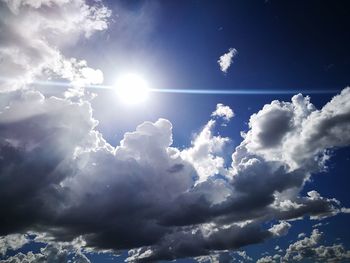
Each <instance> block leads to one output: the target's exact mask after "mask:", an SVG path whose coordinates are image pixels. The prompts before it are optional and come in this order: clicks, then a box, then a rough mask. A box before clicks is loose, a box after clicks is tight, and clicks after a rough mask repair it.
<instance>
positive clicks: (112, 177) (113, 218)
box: [0, 0, 350, 262]
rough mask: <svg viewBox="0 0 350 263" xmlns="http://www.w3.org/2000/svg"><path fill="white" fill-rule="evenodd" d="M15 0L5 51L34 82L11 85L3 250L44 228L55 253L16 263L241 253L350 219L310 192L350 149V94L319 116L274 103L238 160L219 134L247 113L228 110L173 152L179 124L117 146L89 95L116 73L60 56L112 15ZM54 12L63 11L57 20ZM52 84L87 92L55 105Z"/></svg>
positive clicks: (142, 131) (13, 66)
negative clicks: (220, 127)
mask: <svg viewBox="0 0 350 263" xmlns="http://www.w3.org/2000/svg"><path fill="white" fill-rule="evenodd" d="M5 2H6V3H7V6H8V7H9V8H7V7H6V6H5ZM5 2H4V3H1V5H2V6H1V7H2V9H1V13H2V14H6V15H5V17H6V18H8V19H9V20H6V21H8V22H7V23H4V21H5V20H4V19H5V18H4V16H1V22H2V24H1V27H2V28H4V30H7V31H6V32H8V33H9V34H10V33H11V34H12V35H11V34H10V35H9V36H11V37H9V38H8V39H6V40H5V42H4V43H3V42H2V43H1V46H0V54H1V56H3V57H4V58H5V59H4V60H3V63H2V64H1V67H2V68H1V72H2V74H5V75H6V76H11V77H16V78H17V79H16V80H18V79H21V78H23V77H24V76H30V78H27V77H25V78H26V79H25V82H24V83H22V84H23V85H18V83H17V82H16V83H15V84H16V85H15V84H14V83H12V82H11V81H5V82H2V85H3V86H2V87H1V90H2V94H1V100H0V209H1V211H5V213H4V214H3V216H2V217H0V235H1V236H2V237H1V239H0V242H1V244H3V247H5V249H2V250H1V253H2V254H6V252H7V251H8V250H16V249H18V248H19V247H21V246H23V245H24V244H25V243H27V242H28V240H27V238H28V236H25V234H26V233H35V234H32V235H34V236H35V238H34V239H31V240H30V242H40V240H41V242H44V243H46V244H47V246H46V247H45V248H43V249H42V250H41V251H40V253H36V254H34V253H31V252H30V253H27V254H22V253H19V254H17V255H15V256H13V257H10V258H7V259H6V260H5V262H21V261H24V260H27V261H29V262H30V261H31V260H32V261H35V260H36V261H38V262H40V261H41V262H42V261H45V260H46V261H49V260H51V259H52V260H54V261H55V262H60V261H62V262H65V260H66V259H67V256H69V255H71V254H70V253H73V254H74V256H75V262H88V259H87V258H86V257H85V256H84V253H85V252H87V251H106V250H108V251H114V252H118V251H119V250H123V249H128V250H129V258H128V261H131V262H155V261H157V260H162V259H163V260H172V259H175V258H181V257H201V256H205V255H209V258H210V257H211V256H213V254H215V255H218V256H219V257H222V258H225V257H226V258H227V254H225V253H224V252H225V251H226V252H227V251H228V250H235V249H240V248H242V247H244V246H247V245H250V244H256V243H260V242H263V241H265V240H267V239H269V238H278V237H280V236H283V235H286V234H287V233H288V230H289V229H290V227H292V222H287V220H290V219H300V218H303V217H305V216H310V217H311V218H313V219H321V218H325V217H328V216H333V215H336V214H338V213H341V212H346V211H348V209H344V208H342V206H341V204H340V202H339V201H338V200H336V199H334V198H331V197H322V196H321V195H320V194H319V193H318V192H317V191H309V192H308V193H307V195H306V196H303V195H301V194H300V192H301V190H302V189H303V186H304V184H305V182H306V181H307V180H309V178H310V176H311V175H312V173H315V172H318V171H320V170H323V169H325V165H326V161H327V159H328V158H329V155H328V153H327V150H328V149H333V148H335V147H345V146H348V145H349V144H350V133H349V130H350V118H349V116H350V88H346V89H344V90H343V91H342V92H341V94H339V95H337V96H335V97H334V98H333V99H332V100H331V101H330V102H329V103H327V104H326V105H325V106H324V107H323V108H322V109H319V110H318V109H316V108H315V107H314V106H313V105H312V104H311V102H310V99H309V98H308V97H304V96H302V95H301V94H299V95H296V96H294V97H293V98H292V100H291V102H282V101H273V102H271V104H268V105H265V106H264V107H263V109H262V110H260V111H259V112H258V113H256V114H254V115H252V117H251V118H250V121H249V130H248V131H247V132H246V133H245V135H244V138H243V141H242V142H241V143H240V145H239V146H238V147H237V148H236V149H235V151H234V152H233V153H227V152H225V147H224V146H225V145H226V143H227V142H229V141H230V138H226V137H221V136H219V135H217V134H215V129H214V127H215V125H217V124H218V123H221V122H222V121H224V122H227V121H229V120H230V119H231V118H232V117H233V115H234V114H233V111H232V110H231V109H230V108H228V107H227V106H224V105H222V104H218V105H217V107H216V109H213V110H214V112H213V114H212V116H211V117H212V118H211V119H209V120H208V122H207V123H206V124H205V125H204V127H203V128H202V130H201V131H200V132H199V133H198V135H197V136H195V137H194V138H193V141H192V144H191V145H190V146H189V147H188V148H185V149H181V150H180V149H178V148H176V147H173V146H172V143H173V134H172V124H171V122H170V121H169V120H166V119H159V120H157V121H156V122H144V123H142V124H140V125H139V126H137V127H136V129H135V131H132V132H128V133H125V134H124V138H123V140H122V141H121V142H120V144H119V145H118V146H117V147H112V146H111V145H110V144H109V143H108V142H107V141H106V140H105V139H104V138H103V135H102V134H101V133H100V132H99V131H97V129H96V126H97V124H98V121H97V120H95V119H94V118H93V116H92V112H93V109H92V107H91V104H90V102H89V101H88V100H87V99H85V97H84V96H81V95H82V94H83V93H84V90H83V88H82V87H83V86H84V85H85V84H86V83H90V82H99V81H101V80H102V75H101V74H102V72H99V71H98V70H93V69H90V68H89V67H88V66H87V64H86V62H85V61H79V60H76V59H74V58H66V57H65V56H64V55H63V53H62V52H61V51H60V48H62V47H63V46H64V45H68V44H69V43H62V42H61V41H62V39H65V38H64V37H66V36H71V37H72V39H71V40H72V41H74V38H78V37H80V36H82V37H89V36H90V35H91V34H92V33H93V32H95V31H99V30H103V29H106V28H107V25H108V23H107V20H106V19H107V18H108V16H109V15H110V11H109V10H108V9H107V8H106V7H104V6H103V5H101V4H100V2H97V3H95V4H94V5H88V4H87V3H85V2H84V1H79V0H76V1H70V2H67V1H5ZM47 9H49V10H51V11H52V12H53V14H56V15H55V16H47V15H46V12H44V11H43V10H47ZM67 10H70V11H69V12H67ZM31 16H35V18H36V21H40V22H38V24H35V25H33V27H30V28H29V29H28V30H29V32H25V28H23V27H21V26H20V25H19V24H18V22H21V23H25V22H26V21H27V22H28V21H29V20H26V19H29V18H30V17H31ZM66 16H69V17H66ZM62 23H64V24H63V25H62ZM43 25H46V26H45V27H44V28H43ZM53 32H55V34H53ZM27 33H28V34H30V36H31V37H30V38H29V35H27ZM61 38H62V39H61ZM64 42H65V41H64ZM69 42H70V40H69ZM8 48H16V49H17V51H18V52H17V51H16V52H13V51H11V52H8V53H6V52H7V51H6V50H8ZM230 52H231V51H230ZM232 52H233V51H232ZM38 54H40V56H38ZM6 56H7V57H6ZM14 56H16V57H14ZM52 59H53V60H52ZM231 59H232V58H231ZM231 59H230V61H231ZM57 63H58V64H57ZM230 63H231V62H230ZM226 70H227V69H226ZM48 76H49V77H51V78H64V79H67V80H69V81H71V82H72V83H73V86H74V87H78V89H76V90H73V91H71V92H70V93H69V94H65V96H61V97H45V96H44V95H43V94H42V93H40V92H39V91H37V90H36V89H35V88H36V86H35V84H32V85H31V86H30V87H31V88H30V89H29V88H28V85H29V84H30V83H31V81H33V80H34V79H36V78H44V79H45V78H47V77H48ZM77 83H78V84H77ZM67 95H69V96H67ZM208 117H209V116H208ZM227 155H232V163H231V164H225V161H224V157H225V156H227ZM266 223H269V225H270V227H269V228H267V227H266V225H267V224H266ZM43 236H44V237H45V238H43ZM40 238H41V239H40ZM334 249H337V248H334ZM218 251H219V252H220V251H221V252H222V253H224V254H222V253H219V252H218ZM293 251H294V250H293ZM241 253H243V252H241ZM322 253H326V252H322ZM238 255H239V256H240V257H243V258H244V257H245V256H246V255H244V254H238ZM214 257H216V256H214ZM286 257H287V256H286ZM207 259H208V258H207ZM199 260H205V258H199ZM219 261H220V260H219ZM202 262H203V261H202ZM220 262H221V261H220ZM228 262H229V261H228Z"/></svg>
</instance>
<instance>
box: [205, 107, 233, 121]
mask: <svg viewBox="0 0 350 263" xmlns="http://www.w3.org/2000/svg"><path fill="white" fill-rule="evenodd" d="M211 116H212V117H221V118H223V119H224V120H225V121H230V120H231V119H232V118H233V117H234V116H235V114H234V113H233V110H232V109H231V108H230V107H229V106H225V105H223V104H222V103H218V104H217V105H216V110H215V111H213V113H212V114H211Z"/></svg>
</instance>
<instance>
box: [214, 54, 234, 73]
mask: <svg viewBox="0 0 350 263" xmlns="http://www.w3.org/2000/svg"><path fill="white" fill-rule="evenodd" d="M236 54H237V50H236V49H234V48H230V49H229V50H228V52H227V53H225V54H223V55H222V56H221V57H220V58H219V60H218V64H219V66H220V70H221V71H222V72H224V73H227V70H228V69H229V67H230V66H231V64H232V62H233V58H234V57H235V56H236Z"/></svg>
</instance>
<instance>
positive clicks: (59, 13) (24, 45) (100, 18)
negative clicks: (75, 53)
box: [0, 0, 111, 92]
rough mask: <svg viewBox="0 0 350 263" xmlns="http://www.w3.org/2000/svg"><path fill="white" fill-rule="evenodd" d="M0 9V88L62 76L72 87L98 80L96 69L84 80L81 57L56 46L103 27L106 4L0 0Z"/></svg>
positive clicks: (70, 42)
mask: <svg viewBox="0 0 350 263" xmlns="http://www.w3.org/2000/svg"><path fill="white" fill-rule="evenodd" d="M0 7H1V11H0V15H1V16H0V17H1V18H0V30H1V31H2V34H4V35H6V38H2V39H1V40H0V58H1V63H0V71H1V73H2V76H1V77H2V81H1V83H0V92H4V91H8V90H15V89H19V88H26V87H27V86H26V85H27V84H29V83H31V82H32V81H34V80H35V79H37V78H40V77H46V78H47V77H52V76H54V77H58V78H64V79H68V80H70V81H72V82H73V86H74V87H75V88H76V89H81V88H82V86H83V85H84V84H89V83H93V82H96V81H98V82H100V81H101V80H102V78H101V72H100V71H99V72H98V71H97V72H95V73H94V75H95V77H94V78H93V79H92V80H91V79H90V78H86V77H87V76H86V75H87V74H86V73H88V72H87V71H89V72H90V73H91V72H92V69H90V68H88V67H87V65H86V61H84V60H81V61H79V60H77V59H74V58H66V57H65V56H64V54H63V53H62V51H61V50H62V49H64V48H67V47H69V46H70V45H73V44H74V43H76V42H77V41H78V39H79V38H80V36H82V35H83V36H85V37H87V38H88V37H90V36H91V35H92V34H93V33H94V32H96V31H101V30H105V29H107V26H108V23H107V19H108V17H110V16H111V11H110V10H109V9H108V8H106V7H105V6H103V5H102V4H101V3H99V2H96V3H95V4H94V5H93V6H90V5H88V4H86V3H85V1H84V0H74V1H66V0H42V1H30V0H23V1H13V0H2V1H0ZM48 10H49V12H48ZM67 10H69V11H67ZM33 21H34V22H33ZM97 75H99V76H97Z"/></svg>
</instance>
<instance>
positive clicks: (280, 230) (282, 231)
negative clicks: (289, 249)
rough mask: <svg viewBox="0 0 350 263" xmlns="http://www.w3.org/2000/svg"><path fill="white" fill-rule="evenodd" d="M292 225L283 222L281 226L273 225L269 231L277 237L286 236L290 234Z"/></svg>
mask: <svg viewBox="0 0 350 263" xmlns="http://www.w3.org/2000/svg"><path fill="white" fill-rule="evenodd" d="M290 228H291V224H289V223H288V222H286V221H281V222H280V223H279V224H276V225H273V226H272V227H271V228H270V229H269V231H270V232H271V233H272V234H273V235H274V236H277V237H280V236H285V235H287V234H288V231H289V229H290Z"/></svg>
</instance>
